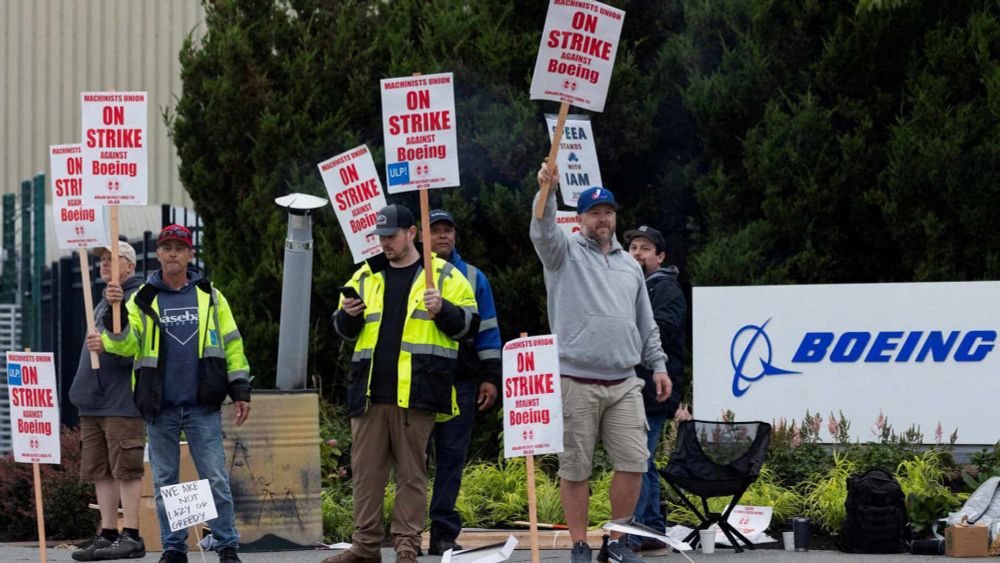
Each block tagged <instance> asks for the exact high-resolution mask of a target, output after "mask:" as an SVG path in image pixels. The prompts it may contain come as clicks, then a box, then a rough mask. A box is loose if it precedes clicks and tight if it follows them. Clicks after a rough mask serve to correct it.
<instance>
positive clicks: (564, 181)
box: [545, 113, 604, 209]
mask: <svg viewBox="0 0 1000 563" xmlns="http://www.w3.org/2000/svg"><path fill="white" fill-rule="evenodd" d="M556 119H557V116H555V115H552V114H549V113H547V114H545V124H546V128H547V129H548V130H549V139H552V136H553V135H554V134H555V123H556ZM556 164H557V165H558V166H559V191H560V193H561V194H562V202H563V205H565V206H567V207H572V208H573V209H576V203H577V201H578V200H579V199H580V193H581V192H583V191H584V190H586V189H589V188H592V187H596V186H603V185H604V182H603V181H601V165H600V163H599V162H598V160H597V148H596V145H595V142H594V128H593V127H592V126H591V123H590V116H587V115H572V114H571V115H568V116H566V126H565V131H564V133H563V141H562V143H561V144H560V145H559V154H558V155H557V158H556Z"/></svg>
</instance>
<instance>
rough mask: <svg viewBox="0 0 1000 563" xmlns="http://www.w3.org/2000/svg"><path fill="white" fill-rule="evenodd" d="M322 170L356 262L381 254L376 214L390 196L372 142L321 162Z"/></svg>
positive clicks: (320, 168) (320, 171)
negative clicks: (376, 164)
mask: <svg viewBox="0 0 1000 563" xmlns="http://www.w3.org/2000/svg"><path fill="white" fill-rule="evenodd" d="M319 173H320V176H322V177H323V184H324V185H325V186H326V191H327V193H328V194H329V195H330V202H331V204H332V205H333V211H334V213H336V214H337V220H338V221H339V222H340V229H341V230H342V231H344V237H346V238H347V245H348V246H349V247H350V248H351V255H352V256H353V257H354V263H355V264H357V263H359V262H363V261H365V260H367V259H369V258H371V257H373V256H377V255H379V254H381V253H382V247H381V246H380V245H379V241H378V237H377V236H376V235H375V234H374V230H375V218H376V216H377V215H378V212H379V211H380V210H381V209H382V208H383V207H385V206H386V200H385V192H384V191H383V190H382V182H381V181H380V180H379V177H378V171H377V170H376V168H375V161H374V160H372V153H371V151H369V150H368V146H367V145H361V146H360V147H355V148H353V149H351V150H349V151H347V152H344V153H341V154H338V155H337V156H335V157H333V158H331V159H329V160H326V161H323V162H321V163H319Z"/></svg>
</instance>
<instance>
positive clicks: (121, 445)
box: [80, 416, 146, 483]
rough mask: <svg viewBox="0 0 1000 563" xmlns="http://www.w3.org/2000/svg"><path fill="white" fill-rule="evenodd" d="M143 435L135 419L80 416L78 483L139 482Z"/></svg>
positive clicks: (141, 427)
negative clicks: (108, 480) (101, 481)
mask: <svg viewBox="0 0 1000 563" xmlns="http://www.w3.org/2000/svg"><path fill="white" fill-rule="evenodd" d="M145 431H146V425H145V423H144V422H143V420H142V418H141V417H138V416H81V417H80V481H83V482H85V483H92V482H94V481H99V480H101V479H116V480H119V481H128V480H131V479H142V473H143V451H144V448H145V445H146V439H145Z"/></svg>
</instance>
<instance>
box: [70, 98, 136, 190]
mask: <svg viewBox="0 0 1000 563" xmlns="http://www.w3.org/2000/svg"><path fill="white" fill-rule="evenodd" d="M147 99H148V95H147V93H146V92H81V93H80V102H81V110H82V116H83V139H82V144H83V193H84V200H85V202H87V203H89V204H91V205H146V198H147V195H148V191H149V190H148V185H147V180H146V178H147V174H148V164H147V148H148V147H147V141H148V133H149V130H148V128H147V123H146V121H147V119H146V101H147Z"/></svg>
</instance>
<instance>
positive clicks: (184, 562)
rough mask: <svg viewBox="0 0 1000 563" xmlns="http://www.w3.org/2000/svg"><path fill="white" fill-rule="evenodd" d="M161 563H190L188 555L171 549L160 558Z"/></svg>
mask: <svg viewBox="0 0 1000 563" xmlns="http://www.w3.org/2000/svg"><path fill="white" fill-rule="evenodd" d="M160 563H188V556H187V553H184V552H182V551H177V550H175V549H170V550H167V551H164V552H163V555H161V556H160Z"/></svg>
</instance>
